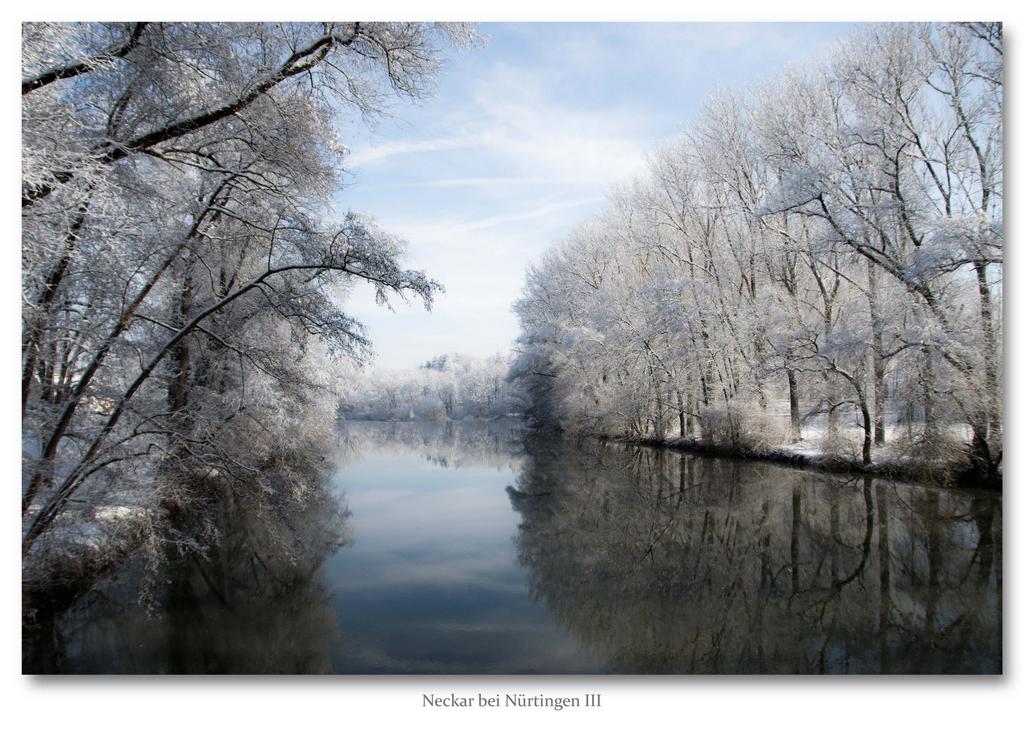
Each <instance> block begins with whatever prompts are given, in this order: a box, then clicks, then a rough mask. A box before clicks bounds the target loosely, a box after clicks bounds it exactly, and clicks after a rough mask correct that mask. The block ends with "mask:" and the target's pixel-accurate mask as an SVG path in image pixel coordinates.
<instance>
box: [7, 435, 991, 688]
mask: <svg viewBox="0 0 1024 739" xmlns="http://www.w3.org/2000/svg"><path fill="white" fill-rule="evenodd" d="M345 437H346V439H345V441H344V442H343V443H342V444H341V445H340V446H339V449H338V451H337V459H336V460H334V462H336V463H337V465H338V468H337V471H336V473H334V475H333V477H332V478H331V482H330V488H331V495H329V496H325V497H326V499H327V503H325V504H322V505H319V506H306V507H305V508H303V509H302V512H301V515H296V516H295V517H293V518H289V519H288V520H287V521H285V522H281V521H279V520H276V519H275V520H273V521H271V520H268V516H267V515H265V514H262V513H260V512H259V511H250V510H244V511H243V510H240V509H238V508H226V509H225V510H224V511H223V512H222V516H221V520H222V527H223V529H224V535H223V537H222V539H221V540H220V543H219V545H218V546H217V547H215V548H213V549H211V550H210V551H209V552H207V554H206V556H205V557H202V558H197V557H195V556H179V557H175V556H172V557H171V559H170V561H169V562H167V563H165V564H164V565H162V566H161V568H160V569H159V570H158V571H157V572H152V571H149V572H147V571H146V568H145V567H144V565H143V564H140V562H135V563H134V564H133V565H132V566H128V567H126V568H125V569H124V570H123V571H122V572H121V573H118V574H116V575H114V576H112V577H110V578H108V579H107V580H106V581H104V582H103V583H102V584H101V585H100V586H99V587H97V588H95V589H94V591H93V592H91V593H90V594H88V595H87V596H85V597H84V598H82V599H80V600H79V601H78V602H77V603H76V604H75V605H74V606H73V607H72V608H71V609H70V610H68V611H67V612H66V613H64V614H63V615H61V616H59V617H57V618H56V619H54V620H52V621H50V622H47V623H44V624H42V625H41V626H39V627H37V628H33V629H28V630H26V633H25V638H24V642H23V643H24V651H23V655H24V656H23V667H24V669H25V671H26V672H100V673H107V672H129V673H165V672H176V673H180V672H186V673H188V672H218V673H220V672H227V673H263V672H271V673H296V672H328V673H330V672H335V673H501V674H519V673H683V674H686V673H726V674H734V673H879V672H895V673H992V672H1000V671H1001V670H1002V656H1001V655H1002V618H1001V588H1002V555H1001V553H1002V510H1001V499H1000V498H999V497H998V496H994V495H992V494H991V493H988V492H985V491H971V490H950V489H944V488H935V487H923V486H914V485H905V484H897V483H892V482H888V481H884V480H874V479H871V478H867V477H860V476H856V477H853V476H841V475H825V474H819V473H811V472H803V471H798V470H793V469H788V468H783V467H777V466H771V465H766V464H759V463H751V462H742V461H733V460H721V459H710V458H699V457H693V456H688V455H683V454H679V453H676V452H671V451H664V450H655V449H637V448H631V447H626V446H618V445H611V444H601V443H598V442H592V441H588V442H576V441H569V440H560V439H553V438H544V437H538V436H533V435H528V434H526V433H525V431H524V430H523V429H522V427H521V426H519V425H517V424H514V423H505V424H490V425H488V424H419V423H399V424H394V423H351V424H348V425H347V427H346V429H345Z"/></svg>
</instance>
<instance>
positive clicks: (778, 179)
mask: <svg viewBox="0 0 1024 739" xmlns="http://www.w3.org/2000/svg"><path fill="white" fill-rule="evenodd" d="M649 162H650V164H649V167H648V171H647V172H646V173H645V175H644V176H643V177H641V178H640V180H638V181H637V182H635V183H633V184H632V185H630V186H628V187H626V188H625V189H624V190H623V191H622V192H620V193H618V194H617V195H616V196H615V197H614V198H613V199H612V200H611V201H610V202H609V205H608V207H607V209H606V211H605V213H604V214H602V215H601V216H599V217H598V218H596V219H595V220H593V221H592V222H590V223H588V224H585V225H584V226H582V227H581V228H579V229H578V230H577V231H576V232H575V233H574V234H572V235H571V236H570V237H568V238H567V239H566V240H565V241H564V242H563V243H561V244H560V245H558V246H557V247H556V248H555V249H553V250H552V251H551V252H550V253H549V254H548V255H547V256H546V257H544V259H543V260H542V261H541V262H540V263H539V264H538V265H537V266H536V267H535V268H534V269H533V270H532V271H531V272H530V273H529V275H528V279H527V285H526V289H525V291H524V294H523V297H522V299H521V300H520V301H519V303H518V304H517V306H516V310H517V313H518V315H519V318H520V321H521V324H522V329H523V333H522V337H521V339H520V345H519V356H518V357H517V359H516V361H515V363H514V370H515V372H514V374H515V377H516V378H518V381H519V382H520V384H521V386H522V387H523V388H524V390H525V391H526V392H527V393H528V395H529V396H530V397H531V399H532V402H533V412H534V413H535V414H536V415H537V417H538V418H542V419H544V420H547V421H551V422H554V423H557V424H559V425H561V426H563V427H566V428H571V429H576V430H582V431H586V432H597V433H601V434H612V435H628V436H654V437H659V438H663V437H664V436H665V435H666V434H667V433H670V432H674V433H679V434H680V435H681V436H684V437H688V438H701V439H703V440H704V441H707V442H712V443H715V444H726V445H729V446H733V447H741V448H750V447H758V446H760V445H763V444H765V443H780V442H782V441H783V440H784V439H785V438H788V439H789V440H790V441H799V440H800V439H801V437H803V436H805V435H806V433H807V432H808V430H809V428H810V426H809V425H808V424H811V423H815V419H819V420H820V422H821V423H822V424H823V431H824V434H825V442H826V443H825V451H826V452H830V450H831V452H834V453H838V454H846V453H847V452H846V451H845V450H844V445H845V444H847V442H849V443H853V442H854V439H852V438H847V437H851V436H852V435H853V434H852V433H851V432H853V431H855V433H856V435H857V437H858V438H857V440H856V441H857V449H858V451H857V454H858V456H859V457H860V459H861V461H862V462H863V463H865V464H870V463H871V462H872V461H874V456H873V455H874V451H875V448H876V447H877V446H878V445H885V444H887V443H890V442H893V441H897V440H896V439H893V438H891V436H890V435H888V434H890V432H887V425H888V426H893V425H897V426H899V427H900V438H899V439H898V441H899V442H900V443H901V444H904V446H905V451H907V452H910V453H911V454H912V455H917V456H919V457H922V458H932V459H937V460H943V461H945V462H947V463H953V462H956V461H957V460H958V459H959V458H961V457H962V456H963V454H964V451H965V450H964V449H963V448H962V445H960V443H959V442H958V441H957V434H958V433H959V432H958V431H957V428H958V426H961V425H962V426H965V427H966V428H967V429H969V431H968V432H967V433H968V435H969V438H970V449H969V454H970V459H971V461H972V463H973V464H974V466H975V468H976V470H977V471H980V472H982V473H984V474H987V473H989V472H991V471H993V470H995V469H996V468H997V467H998V465H999V462H1000V452H999V447H1000V444H1001V442H1000V437H1001V420H1000V410H999V409H1000V406H1001V397H1002V394H1001V385H1000V383H1001V367H1002V362H1001V356H1002V346H1001V341H1000V336H1001V325H1002V324H1001V275H1002V269H1001V263H1002V45H1001V29H1000V27H999V26H998V25H985V24H941V25H915V24H895V25H884V24H883V25H877V26H871V27H869V28H867V29H866V30H864V31H862V32H860V33H858V34H856V35H854V36H853V37H851V38H850V39H848V40H847V41H846V42H844V43H842V44H840V45H839V46H838V47H837V48H836V49H834V50H833V52H832V53H831V54H830V55H829V56H828V57H827V58H825V59H823V60H821V61H820V63H817V64H815V65H814V66H813V67H808V68H805V69H794V70H791V71H788V72H787V73H786V74H784V75H781V76H779V77H777V78H775V79H772V80H768V81H767V82H765V83H763V84H761V85H759V86H757V87H753V88H751V89H749V90H745V91H740V92H732V93H721V94H718V95H716V96H715V97H713V98H712V99H710V100H709V101H708V102H707V103H706V105H705V107H704V109H703V111H702V113H701V114H700V116H698V118H697V119H696V121H695V122H694V123H693V124H692V125H691V126H690V127H688V128H687V129H686V130H685V131H684V132H683V135H682V136H681V137H680V138H679V139H678V140H677V141H675V142H673V143H671V144H670V145H668V146H665V147H663V148H662V149H660V150H659V151H657V152H655V153H654V154H653V155H652V156H651V157H650V160H649ZM670 416H671V418H670ZM782 419H785V420H784V421H783V420H782ZM850 451H851V452H852V449H851V450H850Z"/></svg>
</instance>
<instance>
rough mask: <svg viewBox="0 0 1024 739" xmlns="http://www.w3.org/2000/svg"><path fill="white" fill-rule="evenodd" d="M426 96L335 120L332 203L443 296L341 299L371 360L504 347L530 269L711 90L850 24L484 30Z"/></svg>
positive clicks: (794, 55) (808, 51)
mask: <svg viewBox="0 0 1024 739" xmlns="http://www.w3.org/2000/svg"><path fill="white" fill-rule="evenodd" d="M480 30H481V32H482V33H483V34H484V35H485V36H486V37H487V43H486V45H484V46H483V47H480V48H475V49H468V50H464V51H459V52H457V53H456V54H455V55H454V56H452V57H451V58H450V59H449V61H448V63H447V64H446V67H445V69H444V71H443V72H442V74H441V75H440V76H439V78H438V79H437V81H436V90H435V94H434V95H433V96H432V97H430V98H428V99H426V100H424V101H421V102H417V103H407V102H402V103H398V104H396V105H394V106H393V107H392V108H391V110H390V115H389V117H386V118H384V119H382V120H379V121H377V122H376V123H373V124H369V123H366V122H364V121H359V120H354V121H346V122H343V125H342V137H343V140H344V141H345V143H346V144H347V145H348V147H349V149H350V155H349V158H348V160H347V168H348V170H349V172H350V174H349V176H348V177H347V185H348V186H347V188H346V189H345V190H343V191H342V192H341V193H339V195H338V196H337V198H336V200H335V204H336V207H337V208H339V209H340V210H356V211H361V212H366V213H370V214H372V215H373V216H374V217H376V218H377V220H378V221H379V222H380V223H381V224H382V225H383V226H384V227H385V228H386V229H387V230H389V231H390V232H392V233H394V234H396V235H398V236H400V237H402V238H403V239H405V240H407V241H408V242H409V255H408V264H409V266H411V267H416V268H420V269H424V270H425V271H427V273H428V274H429V275H430V276H431V277H433V278H435V279H438V280H440V281H441V282H442V283H443V284H444V285H445V288H446V290H447V292H446V294H445V295H444V296H442V297H441V298H440V299H439V300H438V301H437V303H436V305H435V307H434V310H433V311H432V312H431V313H427V312H426V311H424V310H423V308H422V306H421V305H419V304H416V303H413V304H410V305H408V306H406V305H402V304H400V303H399V304H396V305H395V311H394V312H391V311H388V310H387V309H384V308H381V307H379V306H377V305H375V303H374V301H373V296H372V294H371V292H370V291H369V290H368V289H363V288H357V289H356V290H355V292H354V293H353V295H352V296H351V298H350V300H349V303H348V309H349V310H350V311H351V312H352V313H353V314H354V315H355V316H357V317H358V318H360V320H362V321H363V322H364V323H365V324H366V325H367V327H368V329H369V331H370V336H371V338H372V340H373V344H374V350H375V352H376V355H377V366H378V367H382V368H388V369H393V368H401V367H414V366H416V365H418V364H421V363H422V362H424V361H426V360H427V359H429V358H430V357H432V356H434V355H437V354H442V353H445V352H460V353H466V354H476V355H487V354H493V353H494V352H497V351H507V350H508V349H509V348H510V347H511V345H512V343H513V341H514V339H515V337H516V335H517V333H518V327H517V324H516V320H515V316H514V315H513V314H512V313H511V305H512V303H513V302H514V301H515V299H516V298H517V297H518V295H519V293H520V291H521V289H522V286H523V277H524V274H525V272H526V268H527V266H528V265H529V264H530V263H531V262H535V261H536V260H537V259H538V258H539V256H540V255H541V254H542V253H543V252H544V251H545V250H546V249H547V248H548V247H550V246H551V245H552V244H554V243H555V242H557V241H558V240H559V239H560V238H562V237H563V236H565V235H566V234H568V233H569V232H570V231H571V230H572V228H573V226H574V225H576V224H577V223H579V222H581V221H582V220H584V219H586V218H587V217H588V216H590V215H593V214H595V213H597V212H599V211H600V210H601V207H602V203H603V201H604V197H605V196H606V195H607V194H608V193H609V192H611V191H612V189H613V188H614V187H615V186H617V185H620V184H623V183H626V182H628V181H629V180H631V179H632V178H633V177H635V176H637V175H638V174H641V173H642V171H643V167H644V158H645V155H646V154H647V153H649V152H651V151H652V150H653V149H655V148H656V147H657V146H658V145H659V144H661V143H663V142H666V141H668V140H670V139H672V138H673V137H675V136H677V135H678V134H679V133H680V132H681V131H682V129H683V128H684V126H685V125H686V123H687V122H688V121H690V120H691V119H692V118H693V117H694V116H695V115H696V114H697V112H698V111H699V109H700V107H701V105H702V103H703V101H704V100H705V99H706V97H707V96H708V95H709V94H710V93H712V92H714V91H715V90H717V89H722V88H739V87H743V86H745V85H748V84H750V83H753V82H756V81H757V80H759V79H763V78H764V77H766V76H770V75H772V74H774V73H776V72H778V71H781V70H783V69H784V68H785V67H786V66H787V65H788V64H790V63H793V62H797V63H799V62H803V61H808V60H812V59H814V58H815V57H816V56H818V55H820V54H822V53H825V52H826V51H827V49H828V47H829V46H830V45H832V44H833V43H834V42H835V41H836V40H837V39H839V38H841V37H843V36H845V35H847V34H848V33H850V32H851V31H852V30H853V26H852V25H849V24H820V23H814V24H729V23H727V24H709V23H679V24H673V23H650V24H623V23H608V24H601V23H567V24H563V23H534V24H530V23H526V24H483V25H482V26H481V27H480Z"/></svg>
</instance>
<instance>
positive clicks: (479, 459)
mask: <svg viewBox="0 0 1024 739" xmlns="http://www.w3.org/2000/svg"><path fill="white" fill-rule="evenodd" d="M523 428H524V427H523V423H522V421H519V420H517V419H501V420H497V421H446V422H442V423H433V422H420V421H347V422H345V423H343V424H342V425H341V429H342V431H343V435H344V438H345V439H346V442H347V443H348V444H350V445H351V446H352V447H354V448H356V449H358V448H360V447H363V446H365V447H366V448H369V449H374V450H375V451H381V452H385V453H389V452H390V453H396V454H408V453H409V452H410V451H412V452H417V453H419V454H420V455H421V456H423V457H424V458H425V459H427V460H428V461H430V462H432V463H434V464H436V465H437V466H439V467H456V468H457V467H462V466H464V465H483V466H487V467H492V468H494V469H509V468H510V467H512V466H513V464H514V462H513V460H514V458H515V457H517V456H518V455H519V454H521V453H522V436H523Z"/></svg>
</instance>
